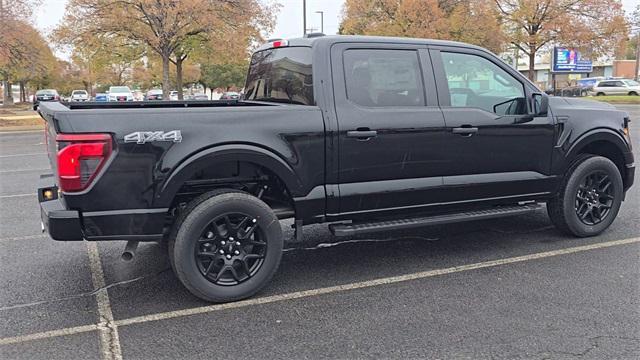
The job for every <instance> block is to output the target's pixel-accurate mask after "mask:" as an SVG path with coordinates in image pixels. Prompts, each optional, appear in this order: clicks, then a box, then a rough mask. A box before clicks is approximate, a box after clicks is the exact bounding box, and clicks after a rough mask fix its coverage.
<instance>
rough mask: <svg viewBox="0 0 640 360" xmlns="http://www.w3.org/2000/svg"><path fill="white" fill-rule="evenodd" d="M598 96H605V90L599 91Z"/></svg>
mask: <svg viewBox="0 0 640 360" xmlns="http://www.w3.org/2000/svg"><path fill="white" fill-rule="evenodd" d="M596 96H604V93H603V92H599V93H597V94H596Z"/></svg>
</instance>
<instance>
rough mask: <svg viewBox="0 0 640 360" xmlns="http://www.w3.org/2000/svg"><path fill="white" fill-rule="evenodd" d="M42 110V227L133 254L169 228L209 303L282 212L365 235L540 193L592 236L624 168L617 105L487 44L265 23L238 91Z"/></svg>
mask: <svg viewBox="0 0 640 360" xmlns="http://www.w3.org/2000/svg"><path fill="white" fill-rule="evenodd" d="M236 94H237V93H236ZM40 114H41V115H42V117H43V118H44V119H45V120H46V121H47V123H48V124H49V126H47V132H46V134H47V139H48V140H47V141H46V144H47V145H48V152H47V153H48V154H49V157H50V160H51V166H52V172H51V174H48V175H47V174H45V175H42V176H41V179H42V183H41V186H40V188H39V189H38V191H37V194H38V198H39V201H40V210H41V211H40V213H41V216H42V222H43V224H44V228H45V229H46V230H47V231H48V232H49V234H50V235H51V237H52V238H53V239H56V240H63V241H81V240H90V241H112V240H128V241H130V242H129V243H128V244H127V246H126V248H125V252H124V254H123V256H124V257H125V258H129V259H130V258H131V257H132V256H133V252H134V251H135V248H136V246H137V244H138V242H139V241H165V242H167V249H168V252H169V259H170V262H171V267H172V268H173V270H174V271H175V273H176V275H177V278H178V279H179V280H180V281H181V282H182V284H184V286H185V287H186V288H187V289H188V290H189V291H191V292H192V293H193V294H194V295H195V296H198V297H200V298H202V299H205V300H208V301H214V302H225V301H235V300H239V299H243V298H246V297H248V296H251V295H253V294H255V293H256V292H258V291H259V290H260V289H261V288H262V287H264V286H265V284H266V283H267V282H268V281H269V280H270V279H271V278H272V277H273V275H274V273H275V272H276V270H277V268H278V264H279V263H280V260H281V257H282V250H283V244H284V241H285V239H284V234H283V233H282V227H281V223H280V222H279V219H291V220H292V222H291V223H292V224H293V226H294V229H295V235H294V239H295V241H298V242H299V241H302V236H303V234H302V232H303V229H304V226H305V225H310V224H317V223H330V225H329V230H330V231H331V232H332V233H333V234H334V235H335V236H359V235H362V234H366V233H370V232H376V231H382V230H386V231H388V230H400V229H409V228H415V227H420V226H425V225H440V224H445V223H455V222H463V221H471V220H483V219H491V218H497V217H503V216H514V215H522V214H526V213H532V212H539V211H540V210H542V209H543V207H542V204H543V203H546V209H547V212H548V215H549V218H550V219H551V222H552V223H553V224H555V225H556V227H557V228H558V229H559V230H561V231H562V232H564V233H566V234H569V235H571V236H578V237H587V236H595V235H598V234H600V233H601V232H603V231H605V230H606V229H607V228H608V227H609V226H610V225H611V224H612V222H613V221H614V219H615V218H616V216H617V214H618V211H619V210H620V206H621V204H622V201H623V200H624V198H625V192H626V191H627V190H628V189H629V188H630V187H631V185H632V184H633V181H634V174H635V173H634V171H635V165H634V156H633V152H632V151H631V138H630V129H629V125H630V119H629V114H628V113H627V112H625V111H621V110H617V109H616V108H615V107H613V106H612V105H610V104H607V103H602V102H599V101H593V100H585V99H581V98H561V97H548V96H546V95H544V94H541V93H540V90H539V89H538V88H537V87H536V86H535V84H533V83H532V82H531V81H529V80H528V79H527V78H526V77H525V76H523V75H522V74H521V73H520V72H518V71H517V70H515V69H513V68H512V67H511V66H510V65H508V64H506V63H504V62H503V61H502V60H500V58H498V57H497V56H495V55H494V54H492V53H490V52H489V51H487V50H485V49H483V48H480V47H477V46H473V45H467V44H462V43H458V42H450V41H442V40H423V39H408V38H385V37H368V36H319V37H313V38H302V39H292V40H289V41H285V40H276V41H272V42H270V43H268V44H265V45H263V46H262V47H260V48H259V49H258V50H257V51H256V53H255V54H254V55H253V56H252V58H251V62H250V66H249V71H248V75H247V80H246V86H245V95H244V96H243V99H242V100H239V101H211V102H196V101H166V102H155V103H154V102H144V103H141V104H131V103H120V104H112V105H110V106H99V105H96V104H91V103H68V104H60V103H47V104H44V105H43V106H42V108H41V110H40ZM629 211H631V212H630V213H629V215H628V216H634V215H633V210H632V209H631V210H629ZM354 256H357V254H355V255H354ZM345 258H346V257H345ZM349 258H351V257H349ZM140 301H143V299H140Z"/></svg>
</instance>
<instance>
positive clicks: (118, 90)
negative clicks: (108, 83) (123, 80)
mask: <svg viewBox="0 0 640 360" xmlns="http://www.w3.org/2000/svg"><path fill="white" fill-rule="evenodd" d="M109 101H133V93H132V92H131V89H129V87H128V86H112V87H110V88H109Z"/></svg>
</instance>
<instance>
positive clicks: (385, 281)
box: [116, 238, 640, 326]
mask: <svg viewBox="0 0 640 360" xmlns="http://www.w3.org/2000/svg"><path fill="white" fill-rule="evenodd" d="M638 242H640V238H632V239H625V240H617V241H609V242H605V243H598V244H592V245H584V246H577V247H572V248H566V249H561V250H553V251H546V252H541V253H535V254H529V255H524V256H517V257H512V258H506V259H500V260H492V261H485V262H481V263H475V264H468V265H461V266H454V267H450V268H445V269H437V270H429V271H422V272H418V273H414V274H407V275H400V276H392V277H386V278H381V279H375V280H368V281H361V282H357V283H352V284H346V285H338V286H329V287H325V288H320V289H313V290H304V291H298V292H293V293H289V294H282V295H274V296H267V297H262V298H257V299H249V300H243V301H237V302H233V303H227V304H218V305H210V306H203V307H198V308H192V309H185V310H178V311H169V312H164V313H158V314H153V315H144V316H138V317H134V318H129V319H123V320H118V321H116V324H117V325H118V326H125V325H132V324H139V323H145V322H149V321H158V320H166V319H172V318H177V317H182V316H189V315H195V314H203V313H209V312H213V311H220V310H226V309H234V308H240V307H245V306H251V305H259V304H269V303H274V302H280V301H285V300H293V299H300V298H305V297H310V296H318V295H324V294H331V293H337V292H344V291H348V290H355V289H363V288H370V287H374V286H380V285H389V284H395V283H400V282H405V281H410V280H417V279H425V278H429V277H433V276H440V275H445V274H452V273H457V272H462V271H469V270H476V269H482V268H488V267H494V266H500V265H506V264H514V263H519V262H523V261H530V260H537V259H543V258H548V257H553V256H558V255H566V254H573V253H578V252H583V251H588V250H594V249H602V248H608V247H612V246H619V245H627V244H633V243H638Z"/></svg>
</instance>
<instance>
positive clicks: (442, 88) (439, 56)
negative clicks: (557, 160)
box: [431, 47, 555, 202]
mask: <svg viewBox="0 0 640 360" xmlns="http://www.w3.org/2000/svg"><path fill="white" fill-rule="evenodd" d="M431 58H432V60H433V63H434V69H435V73H436V82H437V87H438V95H439V100H440V105H441V107H442V111H443V114H444V118H445V122H446V135H445V139H446V140H445V143H446V145H445V146H446V149H447V157H446V163H445V164H443V166H442V169H443V173H442V175H443V182H444V185H445V190H443V193H446V195H443V196H446V198H447V199H446V200H447V201H448V202H459V201H465V202H468V201H480V200H494V199H496V198H511V197H518V196H523V195H524V196H532V195H542V194H546V193H548V192H549V191H550V189H551V188H552V187H553V183H554V181H555V179H554V177H552V176H549V173H550V168H551V152H552V149H553V139H554V131H555V127H554V123H553V121H552V117H551V116H545V117H533V116H529V115H528V114H529V112H530V110H529V109H530V106H531V105H530V103H529V101H530V99H531V97H532V95H531V94H532V92H533V91H534V90H535V89H534V88H533V86H532V85H530V84H528V83H526V82H525V81H524V79H522V78H521V77H520V76H518V74H516V73H515V70H513V69H511V68H510V67H509V66H507V65H506V64H504V63H503V62H501V61H499V60H498V59H496V58H495V57H493V56H491V55H489V54H487V53H485V52H483V51H479V50H475V49H467V48H458V47H438V48H433V49H432V50H431Z"/></svg>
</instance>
